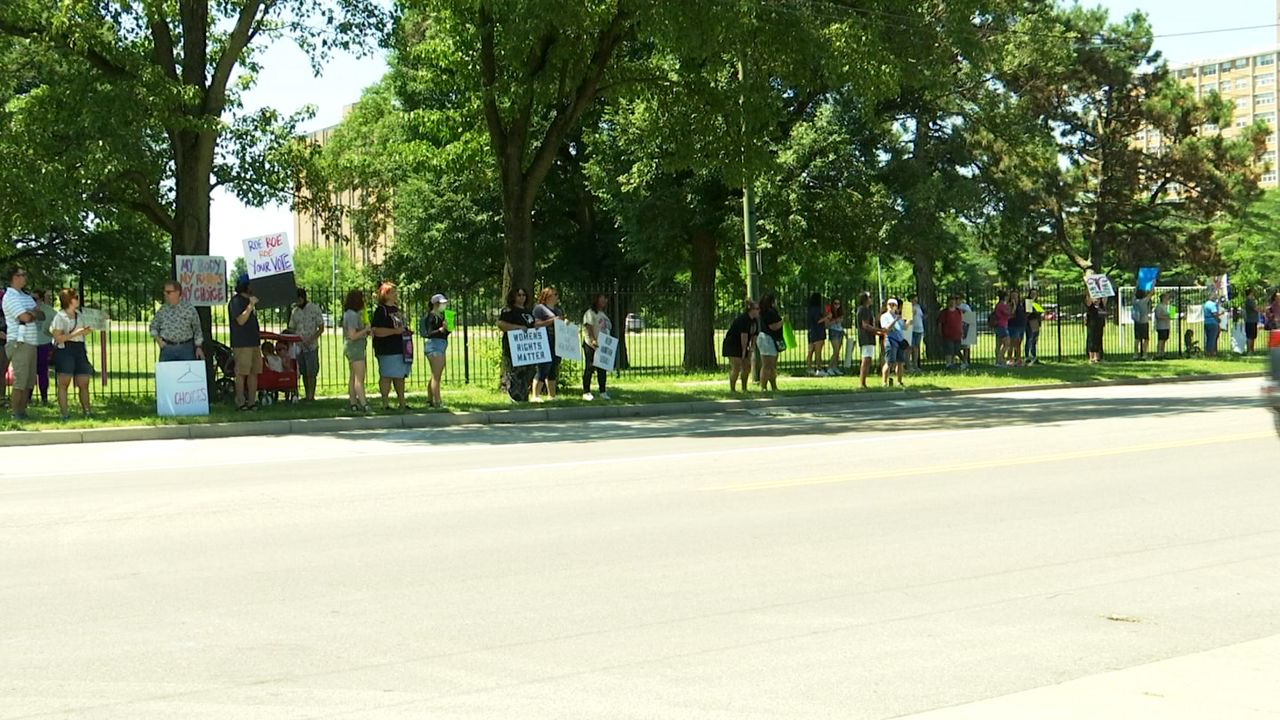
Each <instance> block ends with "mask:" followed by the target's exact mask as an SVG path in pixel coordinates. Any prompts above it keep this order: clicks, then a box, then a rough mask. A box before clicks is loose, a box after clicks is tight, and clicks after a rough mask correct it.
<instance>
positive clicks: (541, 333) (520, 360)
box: [507, 327, 551, 367]
mask: <svg viewBox="0 0 1280 720" xmlns="http://www.w3.org/2000/svg"><path fill="white" fill-rule="evenodd" d="M507 342H509V343H510V344H511V365H512V366H513V367H525V366H526V365H537V364H538V363H548V362H551V343H550V341H549V340H547V329H546V328H544V327H540V328H535V329H532V330H512V331H511V332H509V333H507Z"/></svg>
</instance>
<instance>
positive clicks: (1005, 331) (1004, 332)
mask: <svg viewBox="0 0 1280 720" xmlns="http://www.w3.org/2000/svg"><path fill="white" fill-rule="evenodd" d="M996 337H998V338H1007V337H1009V328H1007V327H997V328H996Z"/></svg>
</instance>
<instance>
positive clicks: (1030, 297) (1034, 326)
mask: <svg viewBox="0 0 1280 720" xmlns="http://www.w3.org/2000/svg"><path fill="white" fill-rule="evenodd" d="M1022 304H1023V306H1024V307H1025V309H1026V313H1027V339H1026V340H1025V341H1024V342H1023V350H1024V351H1025V352H1024V354H1025V355H1026V358H1027V364H1028V365H1035V364H1036V363H1038V362H1040V350H1039V345H1040V325H1041V323H1043V322H1044V306H1043V305H1041V304H1040V291H1039V290H1037V289H1035V288H1031V289H1029V290H1027V299H1026V300H1023V301H1022Z"/></svg>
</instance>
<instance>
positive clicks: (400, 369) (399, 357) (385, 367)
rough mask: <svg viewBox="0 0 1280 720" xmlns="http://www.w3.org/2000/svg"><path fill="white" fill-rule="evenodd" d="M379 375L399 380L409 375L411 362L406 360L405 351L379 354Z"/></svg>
mask: <svg viewBox="0 0 1280 720" xmlns="http://www.w3.org/2000/svg"><path fill="white" fill-rule="evenodd" d="M378 377H384V378H391V379H392V380H399V379H402V378H406V377H409V363H407V362H405V361H404V353H396V354H394V355H379V356H378Z"/></svg>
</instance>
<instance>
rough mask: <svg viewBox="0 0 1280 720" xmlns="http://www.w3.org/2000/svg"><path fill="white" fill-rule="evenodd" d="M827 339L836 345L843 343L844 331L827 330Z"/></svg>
mask: <svg viewBox="0 0 1280 720" xmlns="http://www.w3.org/2000/svg"><path fill="white" fill-rule="evenodd" d="M827 339H828V340H830V341H831V342H833V343H836V344H839V343H842V342H844V330H836V329H834V328H833V329H830V330H827Z"/></svg>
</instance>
